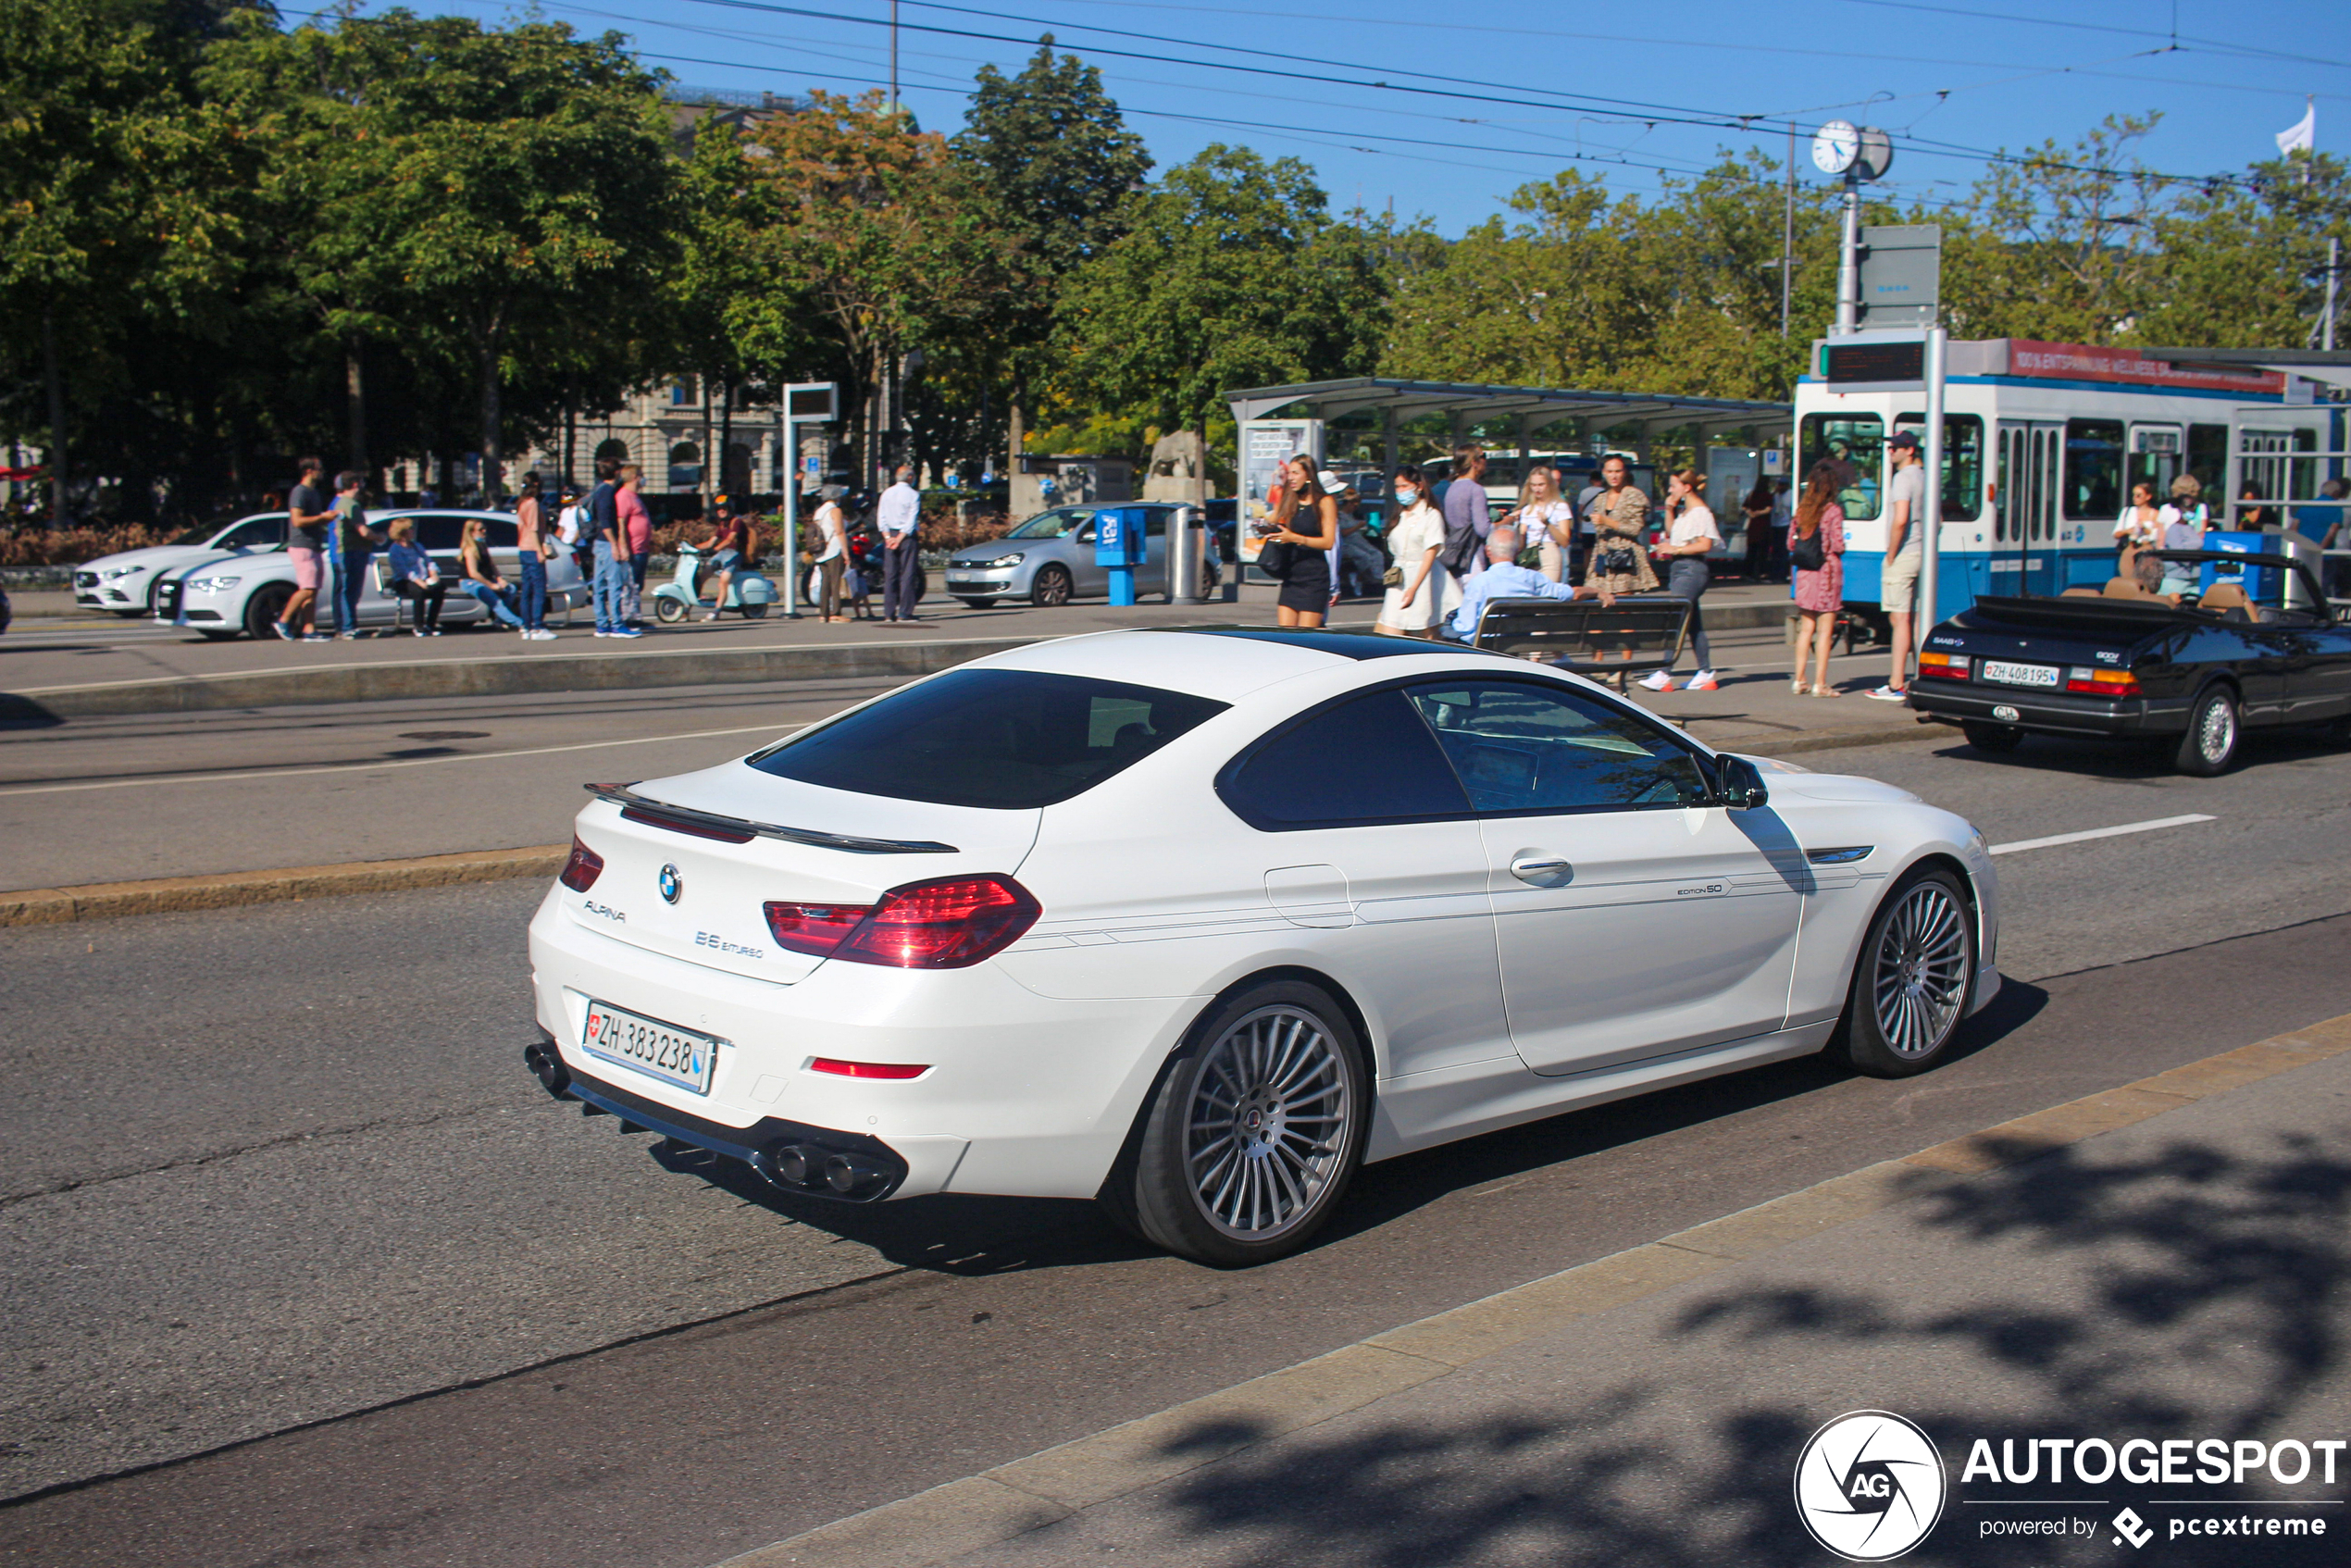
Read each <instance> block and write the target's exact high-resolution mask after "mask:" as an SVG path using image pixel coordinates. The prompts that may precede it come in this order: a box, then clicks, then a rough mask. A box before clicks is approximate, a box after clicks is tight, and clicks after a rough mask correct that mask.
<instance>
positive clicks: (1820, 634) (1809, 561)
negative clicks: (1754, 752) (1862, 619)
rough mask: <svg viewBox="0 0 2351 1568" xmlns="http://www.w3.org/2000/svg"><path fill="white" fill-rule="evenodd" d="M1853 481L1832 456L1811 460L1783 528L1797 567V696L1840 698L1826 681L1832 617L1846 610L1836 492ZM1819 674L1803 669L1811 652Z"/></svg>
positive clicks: (1842, 537) (1790, 559)
mask: <svg viewBox="0 0 2351 1568" xmlns="http://www.w3.org/2000/svg"><path fill="white" fill-rule="evenodd" d="M1852 482H1853V470H1852V469H1851V468H1850V467H1847V465H1846V464H1844V463H1841V462H1839V461H1838V460H1837V459H1835V458H1834V457H1823V458H1822V459H1821V460H1820V461H1819V462H1818V463H1815V464H1813V465H1812V471H1811V472H1810V474H1808V475H1806V476H1805V479H1804V498H1803V499H1802V500H1801V501H1799V502H1797V505H1796V523H1795V526H1793V527H1792V528H1790V529H1788V536H1787V558H1788V565H1790V566H1793V567H1795V568H1796V609H1797V614H1798V615H1799V616H1802V617H1803V625H1802V627H1801V628H1799V629H1798V630H1797V634H1796V680H1795V684H1794V685H1793V686H1792V687H1791V688H1790V690H1791V691H1794V692H1795V693H1796V694H1797V696H1799V697H1801V696H1803V695H1804V694H1805V693H1806V692H1808V691H1809V692H1810V693H1811V694H1812V695H1813V696H1815V697H1842V696H1844V695H1845V693H1844V692H1842V691H1838V690H1837V689H1836V688H1835V687H1834V686H1831V685H1830V684H1829V650H1830V649H1831V648H1832V647H1833V646H1834V645H1835V642H1836V617H1837V616H1838V615H1839V614H1841V613H1842V612H1843V611H1844V609H1845V508H1844V506H1843V505H1841V504H1839V503H1838V501H1837V497H1838V496H1839V495H1841V494H1842V493H1844V491H1845V488H1846V486H1847V485H1849V484H1851V483H1852ZM1816 654H1817V655H1818V657H1819V660H1820V674H1819V676H1818V677H1817V678H1814V679H1813V680H1811V681H1810V682H1809V683H1808V682H1807V681H1806V680H1805V678H1804V676H1805V671H1806V668H1807V666H1810V664H1811V663H1812V660H1813V658H1814V656H1815V655H1816Z"/></svg>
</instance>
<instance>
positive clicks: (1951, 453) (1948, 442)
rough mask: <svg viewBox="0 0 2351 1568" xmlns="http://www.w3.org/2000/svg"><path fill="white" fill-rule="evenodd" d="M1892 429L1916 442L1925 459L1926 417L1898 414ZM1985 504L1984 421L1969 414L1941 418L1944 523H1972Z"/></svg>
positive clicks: (1948, 415)
mask: <svg viewBox="0 0 2351 1568" xmlns="http://www.w3.org/2000/svg"><path fill="white" fill-rule="evenodd" d="M1894 428H1895V429H1897V430H1908V431H1909V432H1910V433H1911V434H1912V435H1914V436H1916V437H1918V438H1919V445H1920V448H1921V451H1920V456H1921V458H1922V459H1923V458H1924V456H1925V451H1924V448H1925V445H1926V416H1925V415H1923V414H1897V415H1896V416H1895V418H1894ZM1983 504H1984V421H1983V420H1982V419H1979V418H1977V417H1975V416H1974V415H1972V414H1947V415H1945V416H1944V418H1943V520H1944V521H1945V522H1947V523H1972V522H1973V521H1975V517H1976V513H1977V511H1978V510H1979V509H1980V508H1981V507H1982V506H1983Z"/></svg>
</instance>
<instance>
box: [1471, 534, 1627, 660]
mask: <svg viewBox="0 0 2351 1568" xmlns="http://www.w3.org/2000/svg"><path fill="white" fill-rule="evenodd" d="M1519 548H1520V546H1519V538H1518V529H1514V528H1511V527H1509V526H1508V525H1499V526H1497V527H1496V528H1495V529H1494V531H1493V532H1492V533H1490V534H1488V535H1487V536H1486V569H1485V570H1484V571H1482V572H1480V573H1478V574H1477V575H1476V576H1475V577H1474V578H1471V579H1469V580H1468V581H1467V582H1465V583H1463V584H1462V607H1461V608H1460V609H1458V610H1456V611H1454V612H1453V618H1452V619H1451V620H1449V621H1441V622H1439V623H1438V624H1437V634H1438V635H1439V636H1440V637H1442V638H1444V639H1445V640H1446V641H1449V642H1470V641H1475V640H1476V637H1477V618H1478V616H1482V615H1484V614H1485V613H1486V601H1487V600H1489V599H1598V601H1599V602H1600V603H1601V604H1615V603H1616V595H1615V594H1613V593H1611V592H1609V591H1606V590H1605V589H1598V588H1594V587H1592V586H1591V585H1590V584H1588V583H1576V584H1574V585H1573V586H1570V585H1569V584H1567V583H1564V582H1553V581H1552V580H1551V579H1549V578H1547V577H1545V576H1544V575H1543V574H1542V573H1541V572H1537V571H1530V570H1529V569H1527V568H1526V567H1524V566H1520V565H1519V564H1518V553H1519Z"/></svg>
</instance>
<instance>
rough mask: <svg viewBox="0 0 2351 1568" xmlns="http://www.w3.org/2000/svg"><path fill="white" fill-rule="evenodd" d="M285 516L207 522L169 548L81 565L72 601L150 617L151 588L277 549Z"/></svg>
mask: <svg viewBox="0 0 2351 1568" xmlns="http://www.w3.org/2000/svg"><path fill="white" fill-rule="evenodd" d="M285 543H286V515H285V514H284V513H283V512H255V513H254V514H253V515H252V516H246V517H239V518H238V519H237V520H236V521H235V522H232V523H209V524H206V525H205V527H203V528H200V529H192V530H190V531H189V532H187V533H183V534H181V535H180V537H179V538H177V539H175V540H173V541H171V542H170V543H168V544H156V545H151V546H149V547H148V548H147V549H144V550H124V551H120V552H118V553H117V554H112V555H101V556H99V557H98V558H97V559H96V560H94V561H84V562H83V563H81V566H76V567H75V568H74V571H73V602H74V603H75V604H78V605H80V606H81V607H82V608H84V609H90V610H111V611H113V612H114V613H115V614H116V615H118V616H146V615H153V614H154V613H155V590H156V589H157V588H158V587H159V586H160V585H162V584H163V583H165V582H168V581H169V580H170V579H172V578H173V577H175V576H177V575H178V574H180V573H181V572H184V571H186V570H188V569H189V568H190V567H192V566H210V565H212V564H213V563H214V562H215V561H224V560H227V559H229V558H230V556H232V555H244V554H252V553H254V552H256V551H263V550H281V549H283V548H284V547H285Z"/></svg>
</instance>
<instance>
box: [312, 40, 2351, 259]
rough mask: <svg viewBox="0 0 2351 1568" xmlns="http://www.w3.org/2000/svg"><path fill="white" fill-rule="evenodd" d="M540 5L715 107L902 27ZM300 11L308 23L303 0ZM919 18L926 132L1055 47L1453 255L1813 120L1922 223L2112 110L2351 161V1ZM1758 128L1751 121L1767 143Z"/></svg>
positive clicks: (918, 74)
mask: <svg viewBox="0 0 2351 1568" xmlns="http://www.w3.org/2000/svg"><path fill="white" fill-rule="evenodd" d="M410 4H411V7H412V8H414V9H417V10H420V11H428V12H444V11H445V12H455V13H458V14H463V15H473V16H478V17H480V18H482V19H485V20H491V21H497V20H503V19H511V18H513V17H514V16H516V15H517V14H518V13H517V12H516V9H515V7H513V6H510V5H506V4H493V3H487V0H410ZM370 8H379V7H374V6H371V7H370ZM535 8H536V9H537V10H538V11H539V12H541V14H543V15H544V16H546V17H547V18H549V19H554V20H561V21H565V22H568V23H570V24H571V25H572V26H574V27H576V28H578V29H579V30H581V31H589V32H601V31H605V30H614V31H620V32H623V33H625V34H627V35H628V36H629V37H630V39H631V40H632V41H633V42H634V44H635V46H636V47H637V48H638V49H639V50H640V51H641V53H642V54H644V56H646V57H647V59H648V61H649V63H652V64H655V65H659V66H661V67H663V68H666V69H667V70H669V71H670V72H672V73H673V74H674V75H675V76H676V77H677V78H678V81H680V82H682V83H687V84H690V85H694V86H707V87H723V88H734V89H740V90H750V91H758V90H762V89H765V90H767V91H771V92H777V93H803V92H805V91H806V90H807V89H809V88H811V87H816V88H823V89H826V90H827V91H830V92H836V93H856V92H860V91H863V90H865V88H867V87H870V86H873V85H877V84H879V83H881V82H883V81H886V80H887V78H888V61H889V30H888V29H887V28H886V27H882V26H875V25H869V23H871V22H873V21H886V20H887V19H888V18H889V9H890V8H889V0H578V3H577V4H573V3H555V0H547V3H544V4H542V5H541V6H537V7H535ZM287 10H288V12H289V14H290V16H294V17H299V16H300V15H301V14H302V12H301V10H300V8H299V6H298V0H297V3H295V4H289V5H288V6H287ZM795 13H798V14H795ZM808 13H815V14H808ZM856 19H866V20H865V21H864V22H861V21H859V20H856ZM899 19H900V23H901V31H900V33H899V50H900V56H899V57H900V81H901V85H902V97H903V98H904V100H905V102H906V103H907V104H908V106H910V107H912V108H913V109H914V112H915V114H916V115H917V116H918V117H919V118H921V120H922V122H923V124H924V125H925V126H926V127H927V128H928V129H932V130H939V131H953V130H955V129H956V128H957V127H958V126H959V125H960V124H961V123H962V118H963V106H964V96H965V94H966V93H968V92H969V90H970V82H971V79H972V74H973V72H974V71H975V70H976V69H977V68H978V67H979V66H980V64H981V63H982V62H986V61H992V62H994V63H995V64H996V65H997V66H998V67H999V68H1001V69H1004V70H1006V71H1007V72H1010V71H1013V70H1016V69H1017V68H1019V66H1020V64H1021V62H1022V61H1024V60H1025V59H1026V57H1027V56H1029V55H1030V54H1032V53H1033V52H1034V50H1035V46H1036V45H1035V40H1036V38H1037V36H1038V35H1039V33H1041V32H1046V31H1051V33H1053V35H1054V37H1055V40H1056V43H1057V44H1058V46H1059V47H1061V48H1063V49H1064V50H1066V51H1068V52H1071V53H1076V54H1079V55H1082V56H1085V57H1087V58H1088V60H1090V61H1091V62H1092V63H1094V64H1095V65H1097V66H1099V67H1100V68H1101V71H1102V76H1103V81H1104V85H1105V86H1106V87H1107V88H1108V90H1109V91H1110V93H1111V94H1112V95H1113V97H1115V98H1116V99H1117V100H1118V102H1119V104H1120V105H1121V106H1122V107H1124V108H1125V109H1126V111H1127V114H1128V116H1129V123H1130V124H1131V125H1132V126H1133V127H1134V128H1135V130H1137V131H1138V132H1140V133H1141V134H1142V135H1143V137H1144V138H1145V139H1146V141H1147V142H1148V143H1149V144H1150V147H1151V155H1152V156H1153V157H1154V159H1156V160H1157V161H1158V163H1159V164H1160V165H1162V166H1165V165H1168V164H1173V163H1179V162H1182V161H1183V160H1184V159H1186V158H1188V157H1190V156H1192V155H1193V154H1195V153H1197V152H1198V151H1200V148H1202V147H1204V146H1206V145H1208V144H1209V143H1212V142H1219V141H1221V142H1227V143H1244V144H1247V145H1249V146H1251V147H1254V148H1256V149H1257V150H1258V151H1259V152H1261V153H1263V154H1265V155H1266V156H1284V155H1288V156H1297V157H1300V158H1302V159H1304V160H1305V161H1306V162H1308V163H1309V164H1311V165H1312V166H1313V168H1315V170H1316V171H1317V173H1318V175H1319V176H1320V178H1321V180H1322V183H1323V185H1324V188H1325V190H1327V191H1328V192H1329V193H1330V195H1331V199H1332V204H1333V205H1334V206H1335V207H1340V208H1344V207H1347V206H1350V205H1355V204H1356V203H1358V202H1359V201H1360V202H1361V203H1362V205H1365V206H1367V207H1371V208H1375V209H1377V208H1381V207H1385V206H1387V205H1390V204H1391V203H1392V204H1393V205H1394V207H1395V210H1396V212H1397V213H1398V215H1399V217H1411V216H1416V215H1426V216H1427V217H1429V218H1432V219H1433V220H1434V221H1435V223H1436V224H1437V229H1438V230H1440V231H1441V232H1443V233H1446V234H1449V235H1457V234H1459V233H1460V232H1461V231H1462V230H1463V229H1465V228H1466V227H1468V226H1469V225H1471V224H1473V223H1475V222H1477V221H1479V220H1480V219H1482V218H1486V217H1487V216H1489V215H1490V214H1492V213H1494V212H1496V211H1498V210H1499V209H1500V208H1501V206H1502V205H1503V202H1504V200H1505V198H1506V197H1507V196H1508V194H1509V193H1510V192H1511V190H1513V189H1515V188H1516V187H1517V186H1519V185H1520V184H1523V183H1524V182H1526V181H1528V180H1539V179H1547V178H1549V177H1550V176H1551V175H1553V174H1555V173H1557V172H1558V171H1560V170H1561V169H1562V168H1581V169H1584V170H1586V172H1589V173H1593V174H1598V175H1604V176H1605V177H1606V178H1607V180H1608V181H1609V183H1610V185H1611V187H1612V188H1614V189H1617V190H1620V191H1634V192H1640V193H1653V192H1655V191H1656V190H1657V189H1658V185H1659V181H1660V180H1661V178H1664V177H1666V176H1667V175H1670V174H1673V173H1687V172H1690V171H1693V170H1696V169H1698V168H1703V167H1704V166H1705V165H1707V164H1709V163H1710V162H1711V161H1712V160H1713V158H1714V156H1715V155H1716V152H1717V150H1718V149H1720V148H1723V147H1732V148H1741V147H1747V146H1760V147H1763V148H1765V149H1766V150H1768V151H1770V152H1771V153H1772V154H1773V156H1785V151H1786V148H1787V131H1786V126H1787V122H1788V121H1789V120H1790V119H1791V118H1792V119H1794V120H1795V121H1796V122H1797V124H1798V125H1799V126H1800V127H1801V128H1802V130H1803V132H1804V135H1803V136H1802V137H1800V138H1799V143H1798V150H1797V151H1798V158H1799V164H1800V168H1801V169H1802V171H1803V178H1806V179H1809V180H1820V179H1822V178H1823V177H1822V176H1820V175H1819V174H1817V173H1816V172H1814V171H1813V170H1812V168H1811V167H1810V158H1809V155H1808V153H1807V152H1806V149H1805V140H1806V139H1807V138H1809V135H1810V131H1811V130H1812V128H1814V127H1815V126H1817V125H1818V124H1819V123H1820V122H1821V121H1822V120H1823V119H1828V118H1839V117H1842V118H1850V119H1853V120H1855V121H1857V122H1859V123H1862V124H1872V125H1877V126H1882V127H1884V128H1885V130H1887V131H1890V132H1892V133H1893V134H1894V136H1895V139H1896V148H1897V153H1896V158H1895V167H1894V168H1893V171H1892V176H1891V178H1890V179H1889V180H1888V181H1887V182H1886V184H1887V187H1888V190H1889V193H1890V194H1892V195H1894V196H1895V197H1896V198H1897V199H1900V200H1905V201H1907V200H1913V199H1916V200H1924V201H1928V202H1938V201H1947V200H1950V199H1952V198H1954V197H1956V196H1958V195H1959V194H1960V193H1963V192H1964V191H1965V190H1966V189H1967V188H1968V186H1969V185H1970V184H1971V183H1972V181H1973V180H1975V179H1977V178H1978V177H1979V176H1980V175H1981V174H1982V172H1983V168H1984V154H1986V153H1990V152H1993V151H1996V150H1999V149H2007V150H2009V151H2015V150H2019V149H2021V148H2024V147H2028V146H2032V145H2035V144H2037V143H2040V142H2041V141H2043V140H2044V139H2046V138H2050V137H2055V138H2057V139H2059V141H2060V142H2064V143H2071V142H2072V141H2073V140H2074V139H2075V138H2077V137H2079V136H2080V135H2081V134H2082V133H2083V132H2084V131H2087V130H2088V129H2089V128H2090V127H2091V126H2092V125H2094V124H2095V123H2096V122H2097V121H2098V120H2099V119H2101V118H2104V117H2105V116H2107V115H2108V114H2145V113H2146V112H2148V111H2150V110H2161V111H2162V112H2163V116H2164V118H2163V121H2162V123H2161V125H2160V126H2159V127H2158V130H2157V131H2155V133H2154V134H2153V135H2151V136H2149V137H2148V138H2147V139H2146V141H2145V142H2144V143H2141V146H2140V156H2142V158H2143V159H2144V160H2145V161H2146V163H2147V164H2148V165H2149V166H2150V167H2152V168H2158V169H2160V170H2163V171H2165V172H2167V173H2176V174H2189V175H2202V174H2210V173H2223V172H2233V171H2235V170H2238V169H2241V168H2244V167H2245V165H2246V164H2247V163H2250V162H2252V161H2254V160H2255V159H2257V158H2261V157H2267V156H2274V154H2275V151H2276V147H2275V143H2274V142H2273V141H2272V137H2273V136H2274V135H2275V133H2276V132H2278V131H2282V130H2284V129H2285V128H2286V127H2288V126H2289V125H2292V124H2293V123H2294V122H2295V121H2296V120H2298V119H2299V118H2301V116H2302V112H2303V107H2304V99H2305V96H2306V95H2315V98H2316V104H2317V129H2318V145H2319V147H2320V149H2321V150H2322V151H2329V152H2335V153H2342V152H2345V150H2351V0H2226V3H2223V0H2177V4H2176V5H2174V4H2173V3H2172V0H2037V3H2036V0H1956V3H1955V4H1952V5H1934V4H1927V3H1924V0H1778V3H1776V4H1769V3H1765V4H1759V3H1757V0H1737V3H1734V0H1684V3H1681V4H1673V5H1653V6H1634V5H1626V4H1623V3H1622V0H1617V3H1612V4H1607V5H1600V4H1591V3H1587V0H1549V3H1545V4H1536V3H1534V0H1490V3H1489V4H1487V5H1486V6H1480V7H1477V8H1475V9H1474V10H1473V11H1471V12H1469V13H1460V12H1454V11H1451V10H1449V8H1445V7H1441V6H1433V5H1429V4H1425V3H1424V4H1417V5H1416V4H1407V3H1405V0H1346V3H1344V4H1342V3H1341V0H1265V4H1264V5H1263V6H1242V5H1239V4H1236V3H1235V0H1197V3H1179V0H1066V3H1064V0H962V3H961V4H959V5H954V6H948V5H943V4H916V3H915V0H900V6H899ZM922 30H934V31H922ZM970 34H983V35H990V36H987V37H974V36H968V35H970ZM997 40H1014V41H1016V42H1000V41H997ZM1274 72H1287V73H1291V74H1287V75H1275V74H1272V73H1274ZM1301 78H1304V80H1301ZM1383 83H1385V85H1382V84H1383ZM1741 116H1754V117H1757V118H1756V119H1755V120H1754V121H1753V122H1752V125H1751V129H1749V130H1748V131H1741V129H1740V128H1739V126H1738V124H1737V123H1736V121H1737V117H1741Z"/></svg>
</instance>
